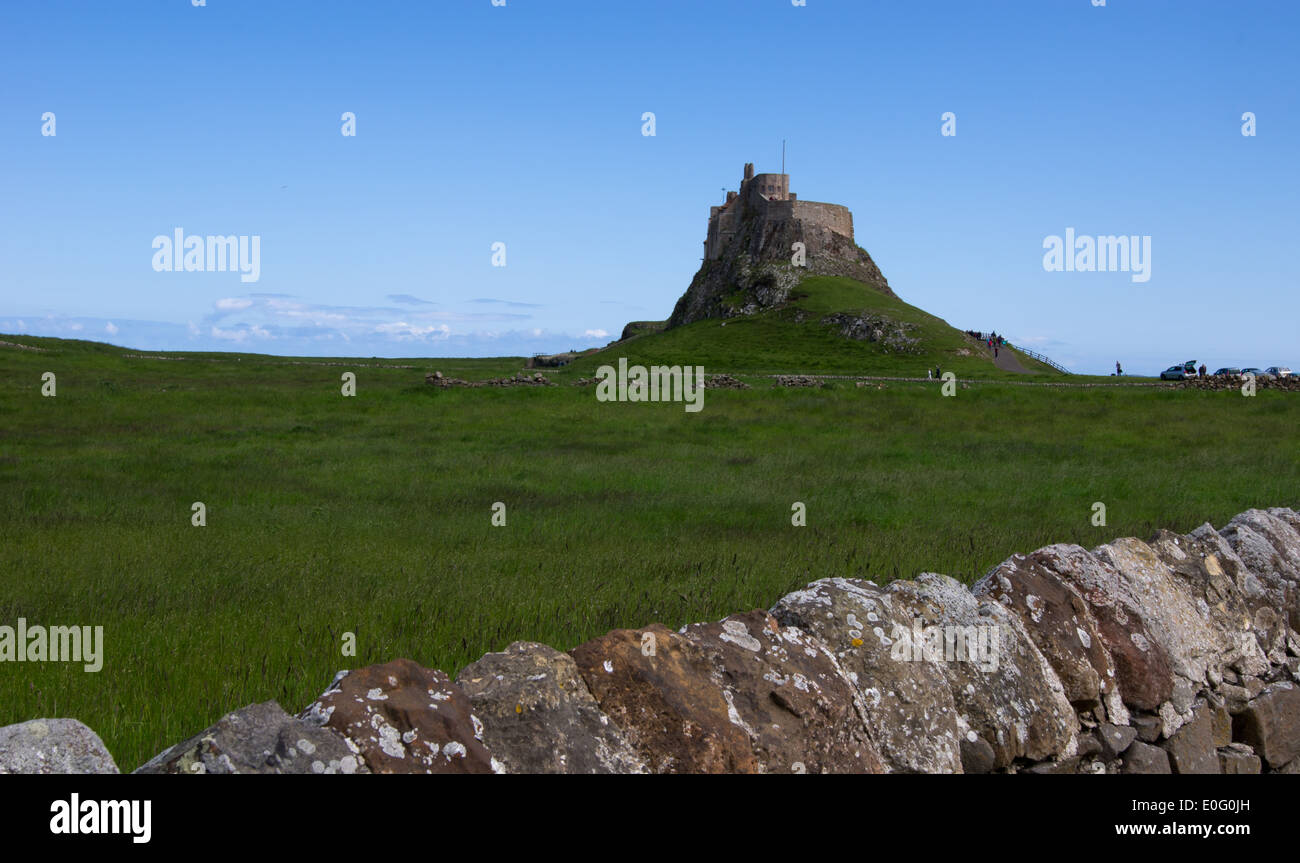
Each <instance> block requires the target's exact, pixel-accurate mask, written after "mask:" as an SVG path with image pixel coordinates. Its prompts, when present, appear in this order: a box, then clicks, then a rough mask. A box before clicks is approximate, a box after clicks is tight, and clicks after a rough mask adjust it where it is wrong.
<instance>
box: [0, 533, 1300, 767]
mask: <svg viewBox="0 0 1300 863" xmlns="http://www.w3.org/2000/svg"><path fill="white" fill-rule="evenodd" d="M1297 629H1300V514H1297V513H1296V512H1295V511H1294V510H1291V509H1283V508H1275V509H1269V510H1261V509H1252V510H1249V511H1247V512H1243V513H1241V514H1240V515H1238V516H1236V517H1234V518H1233V519H1232V520H1231V521H1230V522H1229V523H1228V524H1227V525H1226V526H1225V527H1223V528H1221V529H1218V530H1216V529H1215V528H1213V527H1212V526H1211V525H1209V524H1204V525H1202V526H1200V527H1198V528H1197V529H1196V530H1194V531H1192V532H1191V533H1189V534H1187V535H1179V534H1175V533H1171V532H1169V531H1160V532H1159V533H1157V534H1156V535H1155V536H1154V537H1152V538H1151V539H1150V540H1149V541H1146V542H1143V541H1141V540H1138V539H1133V538H1124V539H1117V540H1115V541H1113V542H1110V543H1107V544H1105V545H1102V546H1099V547H1097V548H1095V549H1092V550H1091V551H1089V550H1087V549H1084V548H1082V547H1080V546H1077V545H1052V546H1048V547H1046V548H1042V549H1038V550H1037V551H1034V552H1031V553H1029V554H1017V555H1014V556H1012V557H1011V558H1009V559H1007V560H1006V561H1004V562H1003V563H1001V564H999V565H998V566H997V567H994V568H993V570H992V571H990V572H989V573H988V574H987V575H986V576H984V578H982V579H980V580H979V581H978V582H977V583H976V584H975V585H974V586H973V587H971V588H969V589H968V588H967V587H965V586H964V585H962V584H960V583H959V582H957V581H955V580H953V579H951V578H949V577H947V576H944V575H938V574H934V573H925V574H922V575H921V576H919V577H917V578H916V579H915V580H911V581H896V582H893V583H891V584H888V585H885V586H879V585H876V584H874V583H872V582H869V581H858V580H853V579H844V578H828V579H822V580H820V581H816V582H813V583H812V584H809V585H807V586H806V587H804V588H803V589H801V590H798V591H795V592H794V593H791V594H789V595H787V596H784V597H782V598H780V599H779V600H778V601H777V602H776V604H775V605H773V607H772V608H771V609H770V610H767V611H763V610H754V611H750V612H747V613H744V614H736V615H732V616H730V617H727V618H725V619H723V620H720V621H716V622H710V623H696V624H690V625H687V626H684V627H682V628H681V629H680V630H677V631H674V630H671V629H668V628H667V627H664V626H661V625H659V624H652V625H650V626H647V627H645V628H643V629H636V630H615V631H613V632H610V633H607V634H606V635H604V636H601V637H600V638H596V639H593V640H591V641H589V642H586V643H585V644H581V645H579V646H577V647H575V648H574V649H573V650H571V651H569V652H568V653H563V652H561V651H558V650H555V649H553V648H551V647H547V646H546V645H542V644H533V643H526V642H518V643H515V644H512V645H510V646H509V647H507V648H506V649H505V650H504V651H502V652H500V653H489V654H487V655H486V656H484V657H483V658H482V659H480V660H478V661H477V662H474V663H472V664H470V665H468V666H466V667H465V668H464V669H462V670H461V672H460V673H459V674H458V675H456V679H455V680H454V681H453V680H452V679H451V678H450V677H448V676H447V675H446V674H444V673H443V672H440V671H434V670H429V669H426V668H422V667H421V666H419V665H418V664H416V663H414V662H412V661H410V660H405V659H399V660H394V661H392V662H389V663H386V664H383V665H375V666H369V667H366V668H361V669H356V670H352V671H344V672H340V673H339V675H338V676H337V677H336V678H335V680H334V682H333V683H332V684H331V685H330V686H329V687H328V688H327V689H326V691H325V692H324V693H323V694H322V695H321V696H320V697H319V698H318V699H316V701H314V702H313V703H312V704H311V705H309V706H308V707H307V709H305V710H303V711H302V712H301V713H300V714H299V715H297V716H291V715H289V714H288V713H286V712H285V711H284V710H283V709H281V708H280V706H279V705H277V704H276V703H275V702H266V703H264V704H254V705H249V706H248V707H245V708H242V709H241V710H237V711H235V712H234V713H231V714H229V715H227V716H225V717H223V718H222V719H221V720H220V721H219V722H217V723H216V725H214V726H213V727H211V728H209V729H206V730H205V731H202V732H200V733H199V734H197V735H195V736H194V737H192V738H190V739H189V740H186V741H184V742H182V743H178V744H177V745H175V746H173V747H171V748H169V749H167V750H166V751H164V752H162V753H160V754H159V755H157V756H156V757H155V758H153V759H152V760H150V761H149V762H148V763H146V764H145V765H143V766H142V767H140V768H139V770H138V771H136V772H141V773H683V772H710V773H711V772H735V773H891V772H898V773H963V772H965V773H990V772H1003V773H1261V772H1264V773H1267V772H1277V773H1297V772H1300V685H1298V684H1300V635H1298V634H1297ZM3 772H28V773H54V772H62V773H92V772H107V773H115V772H117V767H116V766H115V765H114V763H113V760H112V757H111V756H110V755H109V753H108V752H107V750H106V749H105V748H104V746H103V744H102V742H101V741H100V740H99V738H98V737H97V736H95V734H94V732H92V731H91V730H90V729H89V728H87V727H86V726H84V725H82V724H81V723H79V722H76V721H75V720H69V719H53V720H34V721H32V722H26V723H22V724H19V725H13V726H9V727H7V728H0V773H3Z"/></svg>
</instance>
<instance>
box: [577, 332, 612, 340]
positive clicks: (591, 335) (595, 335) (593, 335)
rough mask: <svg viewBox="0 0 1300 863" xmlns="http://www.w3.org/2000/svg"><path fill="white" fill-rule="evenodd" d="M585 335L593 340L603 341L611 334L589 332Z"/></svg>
mask: <svg viewBox="0 0 1300 863" xmlns="http://www.w3.org/2000/svg"><path fill="white" fill-rule="evenodd" d="M583 335H584V336H587V337H589V338H593V339H603V338H605V337H606V336H608V335H609V333H607V332H605V331H604V330H587V331H586V332H585V333H583Z"/></svg>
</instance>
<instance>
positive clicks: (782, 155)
mask: <svg viewBox="0 0 1300 863" xmlns="http://www.w3.org/2000/svg"><path fill="white" fill-rule="evenodd" d="M781 173H782V174H784V173H785V138H782V139H781Z"/></svg>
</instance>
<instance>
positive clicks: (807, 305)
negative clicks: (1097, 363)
mask: <svg viewBox="0 0 1300 863" xmlns="http://www.w3.org/2000/svg"><path fill="white" fill-rule="evenodd" d="M864 254H865V253H864ZM881 281H883V277H882V279H881ZM688 296H689V291H688ZM768 299H769V300H771V301H769V302H764V301H763V300H762V299H761V297H760V296H759V295H758V294H756V293H754V292H750V291H746V290H743V289H733V290H732V292H731V293H730V294H729V295H727V296H722V297H717V298H716V301H715V303H714V306H713V308H714V310H715V312H714V314H713V315H712V316H709V317H704V318H698V319H696V320H693V321H691V322H689V323H684V324H680V325H676V326H674V325H672V322H671V320H670V321H669V326H668V328H667V329H664V330H662V331H657V332H656V331H653V330H651V329H643V330H642V331H641V332H640V333H638V334H636V335H630V336H629V337H628V338H626V339H624V340H622V341H620V342H618V343H616V344H614V345H611V346H610V347H608V348H605V349H604V350H602V351H598V352H596V353H593V354H589V355H588V356H586V357H583V358H582V359H580V360H578V361H576V362H574V363H573V365H572V366H570V369H572V370H573V371H574V372H576V373H580V374H590V373H593V372H594V371H595V369H596V368H597V367H598V366H600V365H602V364H605V363H608V362H610V361H611V358H612V357H627V358H628V360H629V362H635V363H642V364H646V365H649V364H655V363H667V364H679V363H680V364H690V365H703V366H704V367H705V371H706V372H708V373H713V372H730V373H750V374H776V373H792V372H808V373H820V374H844V375H898V376H908V377H923V376H924V375H925V373H926V370H927V369H933V368H935V367H936V366H938V367H940V368H942V369H944V370H945V371H948V370H951V371H953V372H956V373H957V374H958V375H959V376H966V375H971V376H978V377H986V378H999V377H1003V378H1011V377H1020V375H1017V374H1015V373H1013V372H1009V371H1003V370H1001V369H998V368H997V367H996V366H995V365H994V364H993V357H992V352H991V351H989V350H988V349H987V348H985V346H984V344H983V343H982V342H980V341H977V340H976V339H974V338H971V337H970V336H968V335H967V334H966V333H964V332H962V331H961V330H958V329H956V328H954V327H952V326H950V325H949V324H948V323H947V322H946V321H944V320H942V319H941V318H938V317H935V316H934V315H932V314H930V313H928V312H926V311H924V310H922V309H919V308H917V307H916V306H913V305H911V304H909V303H906V302H904V301H903V300H901V299H899V298H898V297H897V296H895V295H894V293H893V292H892V291H889V292H888V293H886V292H884V291H882V290H880V289H879V288H878V287H877V286H876V285H872V284H865V283H863V282H861V281H858V280H856V279H852V278H848V277H845V276H831V275H805V276H804V277H803V278H802V279H799V280H797V281H795V282H794V283H793V284H792V285H789V286H787V287H786V288H784V289H783V296H782V297H781V298H780V299H779V300H772V298H771V296H770V295H769V298H768ZM686 301H687V296H683V298H682V300H681V301H679V302H678V309H679V310H680V309H682V306H683V303H684V302H686ZM1016 358H1017V359H1018V360H1019V361H1020V364H1021V365H1022V366H1024V368H1026V369H1027V370H1029V371H1030V372H1033V373H1047V374H1056V372H1054V371H1052V370H1051V369H1049V368H1048V367H1047V366H1045V365H1043V364H1041V363H1039V362H1037V361H1035V360H1033V359H1030V358H1029V357H1027V356H1024V355H1023V354H1016Z"/></svg>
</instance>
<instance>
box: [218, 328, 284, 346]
mask: <svg viewBox="0 0 1300 863" xmlns="http://www.w3.org/2000/svg"><path fill="white" fill-rule="evenodd" d="M250 336H254V337H256V338H259V339H269V338H271V333H270V332H269V331H267V330H265V329H263V328H262V327H259V326H256V325H254V326H251V327H245V328H244V329H242V330H223V329H221V327H217V326H214V327H213V328H212V338H214V339H226V340H228V341H232V342H242V341H244V340H245V339H247V338H249V337H250Z"/></svg>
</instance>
